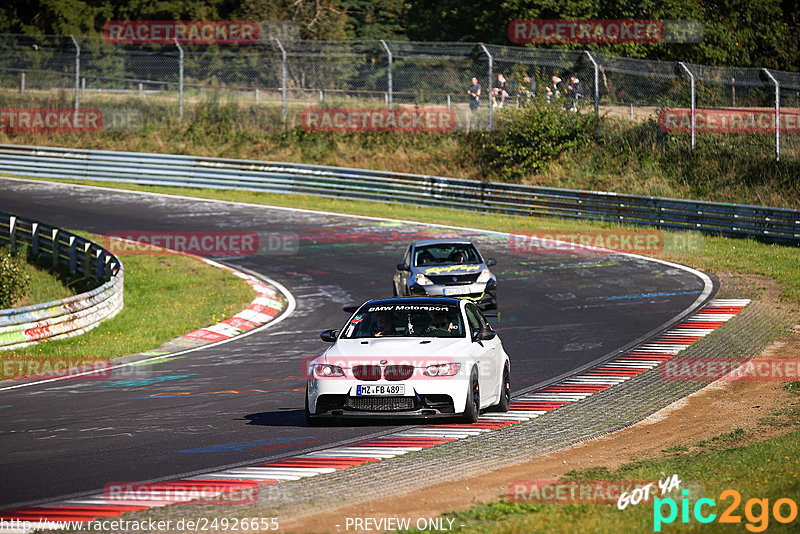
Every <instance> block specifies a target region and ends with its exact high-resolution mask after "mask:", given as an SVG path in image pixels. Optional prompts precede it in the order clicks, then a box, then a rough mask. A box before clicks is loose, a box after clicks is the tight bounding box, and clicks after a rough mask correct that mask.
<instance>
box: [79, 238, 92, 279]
mask: <svg viewBox="0 0 800 534" xmlns="http://www.w3.org/2000/svg"><path fill="white" fill-rule="evenodd" d="M91 247H92V244H91V243H89V242H88V241H87V242H86V243H84V244H83V250H82V251H81V254H82V257H81V264H82V265H81V267H83V276H85V277H86V278H89V274H90V273H91V259H92V258H91Z"/></svg>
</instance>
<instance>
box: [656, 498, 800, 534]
mask: <svg viewBox="0 0 800 534" xmlns="http://www.w3.org/2000/svg"><path fill="white" fill-rule="evenodd" d="M681 493H682V494H683V498H682V499H681V505H680V514H681V522H682V523H689V519H690V518H689V513H690V512H691V513H692V515H694V519H695V521H697V522H698V523H712V522H714V520H717V522H719V523H741V522H742V516H740V515H736V514H735V512H736V509H737V508H738V507H739V504H741V502H742V495H741V494H740V493H739V492H738V491H736V490H733V489H728V490H725V491H723V492H722V493H720V494H719V501H724V500H726V499H729V498H730V499H732V501H733V502H731V504H730V506H728V507H727V508H726V509H725V511H724V512H723V513H722V514H720V516H719V519H717V514H715V513H713V512H712V511H711V509H713V508H715V507H716V506H717V503H716V502H714V499H706V498H703V499H697V501H695V503H694V505H693V506H692V505H691V504H690V503H689V498H688V495H689V490H682V491H681ZM756 509H757V511H756ZM771 511H772V516H773V517H774V518H775V521H777V522H778V523H783V524H787V523H791V522H792V521H794V520H795V519H797V503H796V502H794V501H793V500H792V499H789V498H786V497H784V498H781V499H778V500H776V501H775V502H774V503H773V504H772V510H771ZM787 512H788V513H787ZM665 513H666V515H665ZM744 515H745V518H746V519H747V521H748V523H747V524H746V525H745V528H746V529H747V530H749V531H750V532H764V531H765V530H766V529H767V527H768V526H769V517H770V507H769V499H757V498H752V499H749V500H748V501H747V502H746V503H745V505H744ZM677 518H678V503H676V502H675V499H672V498H670V497H667V498H664V499H659V498H658V497H656V498H655V499H654V500H653V531H654V532H661V525H662V524H669V523H673V522H674V521H675V520H676V519H677Z"/></svg>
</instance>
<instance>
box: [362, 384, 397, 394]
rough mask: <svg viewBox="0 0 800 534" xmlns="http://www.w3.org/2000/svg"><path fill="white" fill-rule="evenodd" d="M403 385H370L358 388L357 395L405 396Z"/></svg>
mask: <svg viewBox="0 0 800 534" xmlns="http://www.w3.org/2000/svg"><path fill="white" fill-rule="evenodd" d="M405 393H406V386H405V385H403V384H370V385H368V386H367V385H364V386H356V395H405Z"/></svg>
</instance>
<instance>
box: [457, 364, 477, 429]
mask: <svg viewBox="0 0 800 534" xmlns="http://www.w3.org/2000/svg"><path fill="white" fill-rule="evenodd" d="M480 413H481V388H480V383H479V382H478V372H477V371H476V370H475V368H474V367H473V368H472V373H471V374H470V378H469V388H468V389H467V403H466V405H465V406H464V415H462V416H461V421H462V422H463V423H468V424H472V423H474V422H475V421H477V420H478V416H479V415H480Z"/></svg>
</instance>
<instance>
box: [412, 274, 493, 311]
mask: <svg viewBox="0 0 800 534" xmlns="http://www.w3.org/2000/svg"><path fill="white" fill-rule="evenodd" d="M408 291H409V294H410V295H412V296H421V297H425V296H427V297H442V296H444V297H452V298H459V299H468V300H471V301H473V302H474V303H475V304H477V305H478V306H479V307H480V308H482V309H497V283H496V282H495V281H494V280H490V281H489V282H488V283H477V282H475V283H472V284H460V285H443V284H433V285H427V286H421V285H418V284H410V285H409V286H408ZM456 292H457V293H458V294H456Z"/></svg>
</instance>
